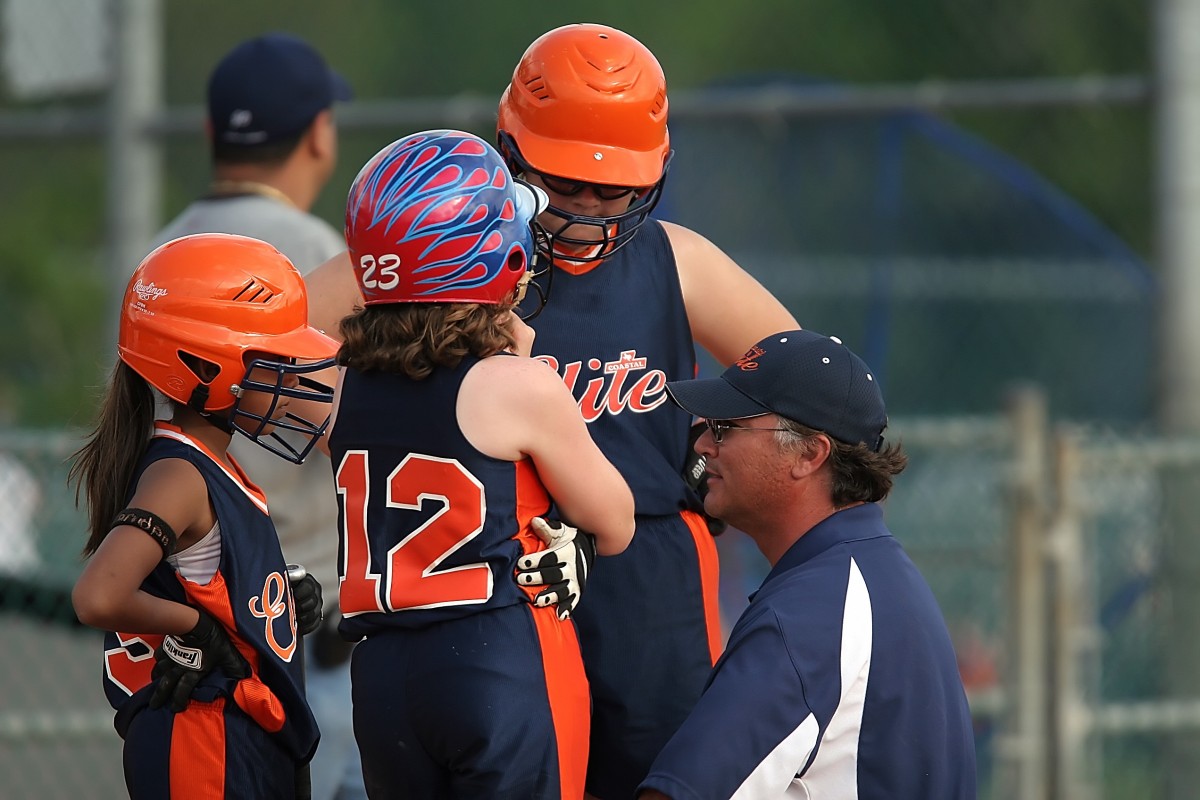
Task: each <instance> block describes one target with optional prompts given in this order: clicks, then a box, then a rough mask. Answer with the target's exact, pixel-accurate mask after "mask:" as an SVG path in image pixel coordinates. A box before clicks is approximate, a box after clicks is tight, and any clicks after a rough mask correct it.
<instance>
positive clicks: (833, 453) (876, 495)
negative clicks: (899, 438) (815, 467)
mask: <svg viewBox="0 0 1200 800" xmlns="http://www.w3.org/2000/svg"><path fill="white" fill-rule="evenodd" d="M779 423H780V427H782V428H785V429H786V430H784V431H780V432H778V433H776V434H775V437H776V441H777V442H778V443H779V445H780V447H783V448H784V449H791V450H796V451H805V450H807V448H808V447H810V446H811V442H812V439H813V437H814V436H820V435H823V436H827V437H828V438H829V442H830V444H831V445H832V447H831V448H830V452H829V466H830V468H831V470H832V472H833V486H832V492H831V495H832V498H831V499H832V500H833V505H834V507H835V508H845V507H846V506H849V505H852V504H854V503H876V502H878V501H880V500H882V499H884V498H885V497H887V496H888V493H889V492H891V491H892V483H893V479H894V478H895V477H896V476H897V475H899V474H900V473H901V472H903V471H904V468H905V467H907V466H908V456H906V455H905V454H904V452H903V451H902V448H901V447H900V443H899V442H887V443H886V444H885V445H884V446H883V447H881V448H880V449H879V452H878V453H876V452H874V451H872V450H871V448H869V447H867V446H866V445H865V444H846V443H845V442H839V441H838V440H837V439H834V438H833V437H832V436H829V434H827V433H825V432H824V431H819V430H816V429H815V428H809V427H808V426H806V425H801V424H800V423H798V422H793V421H792V420H790V419H787V418H785V417H779Z"/></svg>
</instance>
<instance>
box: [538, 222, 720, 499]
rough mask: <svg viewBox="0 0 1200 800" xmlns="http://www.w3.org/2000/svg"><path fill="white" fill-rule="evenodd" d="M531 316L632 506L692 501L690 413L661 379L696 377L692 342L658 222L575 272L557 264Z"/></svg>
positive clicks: (542, 349)
mask: <svg viewBox="0 0 1200 800" xmlns="http://www.w3.org/2000/svg"><path fill="white" fill-rule="evenodd" d="M531 294H532V293H531ZM526 302H527V303H529V302H531V301H530V300H527V301H526ZM529 324H530V326H531V327H533V328H534V329H535V330H536V331H537V338H536V339H535V340H534V342H533V353H534V357H536V358H540V359H542V360H544V361H546V362H547V363H548V364H550V366H552V367H553V368H554V369H555V370H557V371H558V374H559V375H561V376H563V380H564V381H566V384H567V386H568V387H569V388H570V389H571V393H572V394H574V395H575V399H576V400H577V401H578V403H579V408H580V411H581V412H582V414H583V418H584V419H585V420H586V421H587V423H588V429H589V431H590V432H591V434H592V438H593V439H594V440H595V442H596V444H597V445H598V446H599V447H600V449H601V450H602V451H603V452H604V455H605V456H607V457H608V460H609V461H611V462H612V463H613V464H614V465H615V466H616V468H617V469H618V470H619V471H620V472H621V475H622V476H623V477H624V478H625V481H626V482H627V483H628V484H629V488H630V489H631V490H633V497H634V502H635V505H636V510H637V513H638V514H654V515H658V514H675V513H677V512H679V511H680V510H682V509H685V508H698V507H699V502H698V500H697V499H696V498H695V496H694V495H693V494H692V493H691V492H690V491H689V489H688V488H687V484H685V483H684V482H683V478H682V477H681V474H682V471H683V466H684V463H685V461H686V460H687V456H688V443H687V436H688V429H689V427H690V425H691V417H690V416H689V415H688V413H687V412H685V411H683V410H682V409H681V408H679V407H678V406H676V405H675V404H674V403H672V402H671V401H670V399H669V398H668V397H667V393H666V390H665V387H666V383H667V381H678V380H688V379H690V378H694V377H696V351H695V346H694V345H693V343H692V333H691V328H690V327H689V325H688V318H687V311H686V310H685V309H684V305H683V293H682V291H681V289H680V286H679V271H678V269H677V267H676V266H675V254H674V252H673V251H672V250H671V244H670V241H669V240H668V239H667V234H666V231H665V230H663V227H662V225H660V224H659V223H658V222H657V221H655V220H648V221H647V222H646V224H645V225H644V226H643V227H642V229H641V230H640V231H638V234H637V236H635V237H634V238H633V240H632V241H630V242H629V244H627V245H626V246H625V247H623V248H621V249H620V250H618V251H617V252H616V253H615V254H614V255H613V256H611V257H610V258H606V259H605V260H604V263H603V264H601V265H599V266H598V267H596V268H594V269H591V270H589V271H588V272H585V273H583V274H582V275H572V274H570V273H569V272H567V271H566V270H563V269H559V268H557V267H555V274H554V284H553V286H552V288H551V292H550V298H549V302H547V303H546V308H545V309H544V310H543V311H542V313H541V314H539V315H538V316H537V317H536V318H534V319H533V320H530V323H529Z"/></svg>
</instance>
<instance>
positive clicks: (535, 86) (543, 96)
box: [525, 75, 550, 100]
mask: <svg viewBox="0 0 1200 800" xmlns="http://www.w3.org/2000/svg"><path fill="white" fill-rule="evenodd" d="M525 88H526V89H528V90H529V93H530V94H531V95H533V96H534V97H536V98H537V99H538V100H549V99H550V90H549V89H548V88H547V87H546V79H545V78H543V77H542V76H541V75H535V76H534V77H532V78H530V79H529V80H527V81H525Z"/></svg>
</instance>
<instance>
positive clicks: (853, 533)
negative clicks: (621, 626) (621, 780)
mask: <svg viewBox="0 0 1200 800" xmlns="http://www.w3.org/2000/svg"><path fill="white" fill-rule="evenodd" d="M667 388H668V391H669V392H670V395H671V398H672V399H673V400H674V401H675V402H676V403H677V404H678V405H680V406H681V407H683V408H684V409H685V410H687V411H688V412H690V413H692V414H694V415H695V416H697V417H702V418H704V419H705V420H706V423H707V426H708V430H707V431H706V432H705V433H704V434H702V435H701V436H700V438H699V439H698V440H697V442H696V445H695V446H696V451H697V453H699V454H700V455H702V456H704V457H705V458H706V459H707V464H706V469H707V471H708V493H707V495H706V497H705V500H704V508H705V511H707V512H708V513H709V514H711V515H713V516H715V517H719V518H720V519H723V520H725V521H726V522H728V523H729V524H730V526H732V527H735V528H737V529H739V530H741V531H744V532H745V533H746V534H747V535H749V536H750V538H752V539H753V540H754V542H755V544H757V545H758V548H759V549H760V550H761V551H762V553H763V555H764V556H766V558H767V560H768V561H769V562H770V564H771V571H770V573H769V574H768V575H767V577H766V579H765V580H764V581H763V584H762V586H761V587H760V588H759V590H758V591H757V592H755V594H754V595H753V596H752V597H751V600H750V605H749V607H748V608H747V609H746V611H745V612H744V613H743V614H742V616H741V618H740V619H738V621H737V623H736V625H735V626H734V628H733V631H732V633H731V634H730V637H729V643H728V645H727V647H726V650H725V653H724V655H723V656H722V657H721V659H720V661H719V662H717V665H716V666H715V667H714V668H713V671H712V674H711V675H710V677H709V680H708V684H707V686H706V687H705V690H704V693H703V695H702V696H701V698H700V700H699V702H698V703H697V705H696V707H695V708H694V709H693V710H692V712H691V714H690V715H689V716H688V718H687V720H686V721H685V722H684V723H683V725H682V727H681V728H680V729H679V730H678V732H677V733H676V734H675V735H674V737H672V739H671V740H670V742H669V743H668V744H667V746H666V747H665V748H664V749H663V750H662V752H661V753H660V754H659V756H658V758H657V759H656V760H655V762H654V765H653V767H652V768H651V770H650V773H649V775H648V776H647V777H646V779H645V780H644V781H643V782H642V784H641V786H640V787H639V795H638V796H639V798H641V799H642V800H647V799H648V798H649V799H652V800H653V799H657V798H663V797H671V798H676V800H682V798H730V797H739V798H775V797H779V798H783V797H830V798H889V799H891V800H896V799H897V798H899V799H904V798H913V799H914V800H915V799H916V798H939V799H944V798H974V797H975V792H976V790H975V749H974V742H973V738H972V732H971V717H970V712H969V710H968V708H967V701H966V696H965V694H964V692H963V686H962V681H961V679H960V678H959V673H958V667H957V663H956V660H955V655H954V650H953V648H952V646H951V643H950V636H949V634H948V632H947V630H946V624H945V621H944V620H943V618H942V613H941V610H940V609H939V608H938V604H937V601H936V600H935V599H934V597H933V593H932V592H931V591H930V589H929V586H928V584H927V583H926V582H925V580H924V578H923V577H922V576H921V575H920V573H919V572H918V571H917V568H916V567H915V566H914V565H913V563H912V561H911V560H909V558H908V555H907V554H906V553H905V552H904V550H903V548H902V547H901V546H900V544H899V542H897V541H896V539H895V538H893V536H892V534H891V533H890V532H889V531H888V529H887V527H886V525H885V524H884V520H883V508H882V507H881V506H880V505H879V503H880V501H882V500H883V499H884V498H886V497H887V495H888V493H889V492H890V491H891V489H892V482H893V479H894V478H895V476H896V475H897V474H899V473H900V472H901V471H902V470H903V469H904V467H905V466H906V464H907V457H906V456H905V455H904V454H903V452H902V451H901V447H900V445H899V443H897V442H886V443H885V441H884V438H883V432H884V428H886V427H887V412H886V410H885V408H884V403H883V396H882V394H881V392H880V389H879V385H878V382H877V381H876V380H875V378H874V376H873V375H872V374H871V372H870V370H869V369H868V368H867V365H866V364H865V363H863V361H862V360H861V359H860V358H859V357H858V356H856V355H855V354H854V353H852V352H851V351H850V350H849V349H848V348H847V347H846V346H845V345H844V344H842V343H841V342H840V341H839V340H837V339H835V338H832V337H828V336H824V335H822V334H819V333H815V332H813V331H801V330H793V331H787V332H783V333H778V334H774V335H772V336H768V337H767V338H765V339H763V340H762V341H760V342H759V343H758V344H757V345H755V346H754V347H753V348H751V349H750V350H749V351H748V352H747V353H746V355H745V356H743V357H742V358H741V359H739V360H738V361H737V362H736V363H735V364H733V365H732V366H730V367H729V368H728V369H727V370H725V372H724V373H722V375H721V376H720V377H718V378H711V379H702V380H689V381H675V382H671V383H668V385H667Z"/></svg>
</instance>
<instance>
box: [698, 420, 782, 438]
mask: <svg viewBox="0 0 1200 800" xmlns="http://www.w3.org/2000/svg"><path fill="white" fill-rule="evenodd" d="M704 424H705V425H706V426H707V427H708V432H709V433H711V434H712V438H713V444H720V443H721V442H723V441H725V434H726V433H728V432H729V431H786V430H788V429H787V428H748V427H746V426H745V425H737V424H735V423H734V422H733V421H731V420H727V419H706V420H704Z"/></svg>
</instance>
